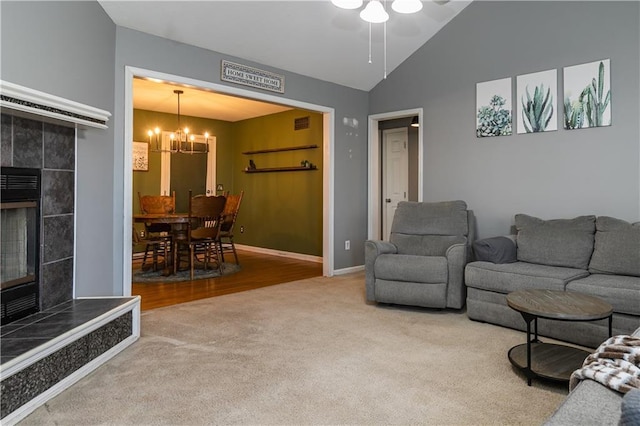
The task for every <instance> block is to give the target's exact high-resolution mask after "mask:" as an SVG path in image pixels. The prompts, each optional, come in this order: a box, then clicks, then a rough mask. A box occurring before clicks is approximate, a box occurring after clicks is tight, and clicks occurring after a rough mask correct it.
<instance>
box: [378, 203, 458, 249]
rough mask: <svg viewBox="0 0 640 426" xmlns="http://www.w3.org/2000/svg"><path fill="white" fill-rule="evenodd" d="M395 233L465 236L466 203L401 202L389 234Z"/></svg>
mask: <svg viewBox="0 0 640 426" xmlns="http://www.w3.org/2000/svg"><path fill="white" fill-rule="evenodd" d="M396 232H397V233H400V234H414V235H467V234H468V233H469V226H468V221H467V203H465V202H464V201H443V202H439V203H419V202H415V201H401V202H399V203H398V208H397V209H396V212H395V214H394V217H393V223H392V224H391V233H392V234H393V233H396ZM392 242H393V241H392Z"/></svg>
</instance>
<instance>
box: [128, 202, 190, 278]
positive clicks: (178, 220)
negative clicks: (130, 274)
mask: <svg viewBox="0 0 640 426" xmlns="http://www.w3.org/2000/svg"><path fill="white" fill-rule="evenodd" d="M133 221H134V222H137V223H147V224H168V225H171V237H172V238H171V250H170V251H171V256H170V258H171V265H167V263H168V262H165V267H164V269H163V271H162V274H163V275H165V276H167V275H171V274H175V273H176V272H177V269H178V247H177V241H178V240H186V239H187V233H188V232H189V222H190V218H189V213H140V214H134V215H133Z"/></svg>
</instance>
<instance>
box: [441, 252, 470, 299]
mask: <svg viewBox="0 0 640 426" xmlns="http://www.w3.org/2000/svg"><path fill="white" fill-rule="evenodd" d="M445 257H446V258H447V272H448V276H449V277H448V280H447V307H448V308H454V309H461V308H462V307H463V306H464V302H465V299H466V290H467V289H466V287H465V285H464V267H465V265H466V264H467V244H464V243H463V244H454V245H452V246H451V247H449V248H448V249H447V251H446V253H445Z"/></svg>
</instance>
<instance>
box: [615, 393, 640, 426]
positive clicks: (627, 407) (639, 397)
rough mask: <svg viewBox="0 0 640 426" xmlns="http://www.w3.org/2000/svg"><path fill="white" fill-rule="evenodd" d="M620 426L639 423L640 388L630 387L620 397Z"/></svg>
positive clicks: (631, 425)
mask: <svg viewBox="0 0 640 426" xmlns="http://www.w3.org/2000/svg"><path fill="white" fill-rule="evenodd" d="M620 411H621V413H620V423H619V425H620V426H633V425H636V426H637V425H640V389H631V390H630V391H629V392H627V393H626V394H625V396H624V397H623V398H622V405H621V407H620Z"/></svg>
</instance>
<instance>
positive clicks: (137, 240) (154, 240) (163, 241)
mask: <svg viewBox="0 0 640 426" xmlns="http://www.w3.org/2000/svg"><path fill="white" fill-rule="evenodd" d="M131 228H132V230H133V235H132V239H131V243H132V245H133V247H135V246H136V245H138V244H144V245H145V249H144V256H143V258H142V265H141V268H142V270H143V271H144V270H146V269H148V265H147V257H148V256H149V250H151V260H152V262H151V268H152V269H153V270H154V271H157V270H158V268H159V262H158V261H159V257H160V256H162V261H163V262H164V263H165V264H167V261H168V260H169V257H168V256H169V245H170V241H167V238H165V237H162V236H157V237H156V236H153V235H149V234H148V233H146V232H145V233H141V231H139V230H138V229H136V227H135V226H132V227H131Z"/></svg>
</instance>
